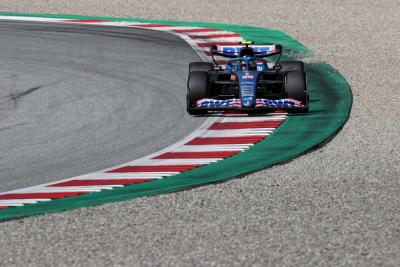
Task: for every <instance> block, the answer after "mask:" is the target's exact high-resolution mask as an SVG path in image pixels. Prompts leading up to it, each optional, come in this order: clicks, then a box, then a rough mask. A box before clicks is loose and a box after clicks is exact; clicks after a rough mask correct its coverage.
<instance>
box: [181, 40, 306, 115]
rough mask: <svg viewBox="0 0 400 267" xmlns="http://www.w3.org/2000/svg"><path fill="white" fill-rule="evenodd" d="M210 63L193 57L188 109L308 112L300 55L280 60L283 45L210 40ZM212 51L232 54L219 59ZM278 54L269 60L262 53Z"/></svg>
mask: <svg viewBox="0 0 400 267" xmlns="http://www.w3.org/2000/svg"><path fill="white" fill-rule="evenodd" d="M210 53H211V56H212V58H213V61H214V63H211V62H192V63H190V65H189V77H188V82H187V94H186V101H187V111H188V112H189V113H190V114H192V115H196V114H205V113H207V112H208V111H220V110H240V111H244V112H249V113H251V112H258V111H264V112H265V111H271V110H287V111H289V112H290V111H296V112H307V111H308V102H309V96H308V92H307V82H306V73H305V71H304V63H303V62H302V61H297V60H295V61H282V62H280V61H279V59H280V57H281V54H282V46H281V45H278V44H257V45H255V44H254V43H253V42H242V43H240V44H238V45H233V46H232V45H229V46H226V45H213V46H211V48H210ZM214 55H219V56H223V57H226V58H230V60H228V61H227V62H226V66H225V67H222V66H220V65H218V63H217V61H216V60H215V57H214ZM274 55H277V60H276V62H275V64H273V65H272V66H269V65H268V64H270V65H271V63H268V62H267V60H266V59H265V58H267V57H270V56H274Z"/></svg>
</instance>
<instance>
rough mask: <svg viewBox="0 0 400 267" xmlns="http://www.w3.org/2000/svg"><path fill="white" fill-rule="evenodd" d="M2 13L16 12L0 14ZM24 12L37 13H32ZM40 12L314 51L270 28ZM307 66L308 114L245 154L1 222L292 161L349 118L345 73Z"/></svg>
mask: <svg viewBox="0 0 400 267" xmlns="http://www.w3.org/2000/svg"><path fill="white" fill-rule="evenodd" d="M0 15H16V14H14V13H11V14H10V13H0ZM18 15H20V14H18ZM22 15H23V16H39V15H33V14H22ZM40 16H41V17H54V18H60V17H62V18H74V19H107V20H114V21H116V20H119V21H142V22H154V23H160V24H171V25H172V24H173V25H182V26H202V27H213V28H218V29H223V30H229V31H234V32H237V33H239V34H241V35H242V36H243V37H244V38H245V39H248V40H254V41H256V42H277V43H281V44H283V45H284V47H286V48H287V53H286V57H288V58H289V57H298V56H300V55H303V56H310V55H312V53H311V52H309V51H308V50H307V49H306V48H305V47H304V46H302V45H301V44H300V43H298V42H297V41H295V40H293V39H292V38H291V37H289V36H288V35H286V34H284V33H282V32H279V31H276V30H272V29H262V28H255V27H248V26H234V25H221V24H213V23H186V22H171V21H148V20H137V19H117V18H98V17H80V16H61V15H40ZM306 69H307V74H308V85H309V91H310V101H311V102H310V111H309V113H307V114H295V115H291V116H289V117H288V118H287V119H286V121H285V123H284V124H283V125H282V126H281V127H279V128H278V129H277V130H276V131H275V132H274V133H273V134H272V135H271V136H269V137H268V138H266V139H265V140H263V141H262V142H260V143H258V144H257V145H255V146H253V147H252V148H251V149H249V150H247V151H246V152H243V153H240V154H237V155H235V156H233V157H231V158H228V159H226V160H223V161H220V162H218V163H215V164H210V165H205V166H202V167H200V168H197V169H194V170H191V171H188V172H185V173H181V174H179V175H176V176H173V177H168V178H164V179H162V180H156V181H150V182H145V183H141V184H136V185H130V186H125V187H122V188H117V189H113V190H103V191H102V192H96V193H90V194H85V195H80V196H76V197H67V198H63V199H57V200H53V201H51V202H42V203H38V204H33V205H25V206H23V207H15V208H10V209H6V210H0V220H2V219H3V220H4V219H8V218H15V217H24V216H31V215H37V214H45V213H51V212H59V211H64V210H71V209H75V208H80V207H87V206H92V205H100V204H104V203H107V202H114V201H121V200H128V199H133V198H137V197H143V196H152V195H157V194H161V193H168V192H173V191H176V190H182V189H186V188H190V187H194V186H199V185H205V184H209V183H214V182H218V181H223V180H228V179H232V178H234V177H237V176H240V175H244V174H246V173H250V172H254V171H256V170H260V169H263V168H266V167H268V166H271V165H273V164H277V163H281V162H285V161H288V160H290V159H293V158H294V157H296V156H298V155H300V154H302V153H304V152H306V151H307V150H309V149H312V148H314V147H316V146H318V145H319V144H321V143H323V142H324V141H326V140H328V139H329V138H331V137H333V135H334V134H335V133H336V132H337V131H338V130H340V128H341V127H342V126H343V125H344V124H345V122H346V121H347V119H348V117H349V114H350V110H351V105H352V94H351V89H350V87H349V85H348V84H347V82H346V80H345V79H344V77H343V76H341V75H340V74H339V73H338V72H337V71H336V70H335V69H333V68H332V67H331V66H330V65H328V64H327V63H315V64H307V65H306Z"/></svg>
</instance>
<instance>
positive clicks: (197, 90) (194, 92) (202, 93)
mask: <svg viewBox="0 0 400 267" xmlns="http://www.w3.org/2000/svg"><path fill="white" fill-rule="evenodd" d="M209 87H210V74H209V73H208V72H207V71H191V72H189V79H188V84H187V93H186V104H187V112H188V113H189V114H191V115H199V114H205V113H207V110H198V109H195V108H194V107H195V105H196V101H197V100H200V99H203V98H207V97H208V95H209V94H208V91H209Z"/></svg>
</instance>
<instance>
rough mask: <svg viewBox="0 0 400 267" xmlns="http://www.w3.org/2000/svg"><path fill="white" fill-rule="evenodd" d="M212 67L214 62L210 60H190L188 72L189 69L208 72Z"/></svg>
mask: <svg viewBox="0 0 400 267" xmlns="http://www.w3.org/2000/svg"><path fill="white" fill-rule="evenodd" d="M213 69H214V64H212V63H211V62H192V63H190V65H189V72H191V71H207V72H210V73H211V71H212V70H213Z"/></svg>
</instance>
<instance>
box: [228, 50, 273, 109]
mask: <svg viewBox="0 0 400 267" xmlns="http://www.w3.org/2000/svg"><path fill="white" fill-rule="evenodd" d="M225 71H226V72H227V73H229V74H234V75H235V76H236V78H237V79H238V82H239V89H240V100H241V104H242V107H245V108H251V107H254V106H255V103H256V91H257V80H258V76H259V75H260V74H261V73H266V72H268V71H269V67H268V65H267V63H266V62H265V61H264V60H260V59H257V58H254V57H248V56H244V57H240V58H237V59H234V60H229V61H228V62H227V65H226V69H225Z"/></svg>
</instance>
